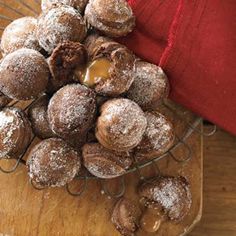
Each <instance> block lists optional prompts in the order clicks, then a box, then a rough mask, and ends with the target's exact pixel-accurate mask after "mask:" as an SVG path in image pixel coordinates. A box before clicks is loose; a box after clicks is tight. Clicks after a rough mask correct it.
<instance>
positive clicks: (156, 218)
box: [140, 208, 161, 233]
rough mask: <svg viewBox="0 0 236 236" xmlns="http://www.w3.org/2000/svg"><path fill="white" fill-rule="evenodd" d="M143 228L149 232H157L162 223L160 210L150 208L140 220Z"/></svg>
mask: <svg viewBox="0 0 236 236" xmlns="http://www.w3.org/2000/svg"><path fill="white" fill-rule="evenodd" d="M140 225H141V228H142V229H143V230H144V231H146V232H148V233H155V232H156V231H157V230H158V229H159V228H160V225H161V216H160V215H159V211H157V210H154V209H151V208H148V209H147V210H146V211H145V212H144V214H143V215H142V218H141V220H140Z"/></svg>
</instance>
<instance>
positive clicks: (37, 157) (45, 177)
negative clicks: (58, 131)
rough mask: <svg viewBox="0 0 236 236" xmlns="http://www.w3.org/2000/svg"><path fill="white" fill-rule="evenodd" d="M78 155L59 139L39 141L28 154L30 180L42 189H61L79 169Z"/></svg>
mask: <svg viewBox="0 0 236 236" xmlns="http://www.w3.org/2000/svg"><path fill="white" fill-rule="evenodd" d="M80 159H81V157H80V154H79V153H78V152H77V151H75V150H74V149H72V148H71V147H70V146H69V145H68V144H66V143H65V142H64V141H63V140H61V139H56V138H51V139H46V140H44V141H41V142H40V143H39V144H38V145H36V146H35V147H34V148H33V149H32V150H31V152H30V154H29V159H28V160H27V166H28V170H29V176H30V178H31V179H32V180H33V181H34V182H36V183H37V184H39V185H40V186H43V187H46V186H48V187H61V186H64V185H65V184H67V183H69V182H70V181H72V180H73V178H74V177H75V175H76V174H77V173H78V172H79V170H80V167H81V162H80Z"/></svg>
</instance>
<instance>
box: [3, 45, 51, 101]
mask: <svg viewBox="0 0 236 236" xmlns="http://www.w3.org/2000/svg"><path fill="white" fill-rule="evenodd" d="M48 78H49V68H48V64H47V62H46V60H45V59H44V57H43V56H42V55H41V54H40V53H39V52H37V51H35V50H32V49H27V48H22V49H19V50H17V51H15V52H13V53H11V54H8V55H7V56H6V57H4V58H3V60H2V63H1V65H0V90H1V91H2V92H3V93H4V94H5V95H7V96H8V97H10V98H13V99H17V100H29V99H33V98H36V97H37V96H38V95H40V94H41V93H42V92H44V91H45V90H46V86H47V83H48Z"/></svg>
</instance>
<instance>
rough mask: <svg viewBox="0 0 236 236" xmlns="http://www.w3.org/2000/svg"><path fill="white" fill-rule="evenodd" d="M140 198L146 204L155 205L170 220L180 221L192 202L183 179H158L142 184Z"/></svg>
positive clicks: (187, 186)
mask: <svg viewBox="0 0 236 236" xmlns="http://www.w3.org/2000/svg"><path fill="white" fill-rule="evenodd" d="M140 193H141V196H143V197H145V198H146V199H147V200H148V202H147V203H148V204H150V203H151V204H154V206H155V204H157V205H158V206H160V207H161V208H162V209H163V210H164V212H165V213H167V214H168V217H169V218H170V219H172V220H176V221H178V220H181V219H182V218H183V217H184V216H185V215H186V214H187V213H188V211H189V209H190V206H191V203H192V200H191V192H190V189H189V185H188V183H187V181H186V179H185V178H184V177H168V176H167V177H165V176H163V177H160V178H156V179H153V180H151V181H150V182H147V183H144V184H143V186H141V189H140Z"/></svg>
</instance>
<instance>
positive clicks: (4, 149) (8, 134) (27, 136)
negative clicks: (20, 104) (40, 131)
mask: <svg viewBox="0 0 236 236" xmlns="http://www.w3.org/2000/svg"><path fill="white" fill-rule="evenodd" d="M0 122H1V125H0V159H1V158H18V157H19V156H20V155H21V154H23V152H24V151H25V150H26V148H27V147H28V145H29V143H30V141H31V138H32V130H31V126H30V122H29V121H28V119H27V117H26V115H25V113H24V112H23V111H21V110H20V109H18V108H13V107H9V108H4V109H3V110H1V111H0Z"/></svg>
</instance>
